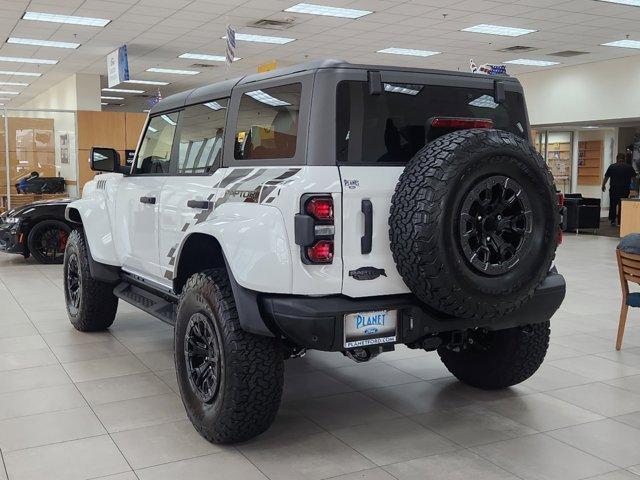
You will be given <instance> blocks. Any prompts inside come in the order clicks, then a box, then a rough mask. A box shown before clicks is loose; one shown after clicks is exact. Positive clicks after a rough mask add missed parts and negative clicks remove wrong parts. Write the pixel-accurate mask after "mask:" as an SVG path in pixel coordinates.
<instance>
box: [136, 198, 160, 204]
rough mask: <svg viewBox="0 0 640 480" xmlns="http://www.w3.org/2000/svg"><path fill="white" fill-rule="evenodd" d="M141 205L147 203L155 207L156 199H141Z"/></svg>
mask: <svg viewBox="0 0 640 480" xmlns="http://www.w3.org/2000/svg"><path fill="white" fill-rule="evenodd" d="M140 203H147V204H149V205H155V203H156V197H140Z"/></svg>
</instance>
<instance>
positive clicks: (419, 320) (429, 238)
mask: <svg viewBox="0 0 640 480" xmlns="http://www.w3.org/2000/svg"><path fill="white" fill-rule="evenodd" d="M529 138H530V130H529V123H528V119H527V112H526V107H525V102H524V98H523V93H522V87H521V86H520V84H519V83H518V81H517V80H515V79H513V78H510V77H508V76H484V75H474V74H464V73H458V72H442V71H433V70H425V69H415V68H401V67H388V66H368V65H352V64H349V63H345V62H340V61H333V60H325V61H318V62H314V63H309V64H304V65H298V66H294V67H290V68H284V69H281V70H276V71H272V72H268V73H262V74H256V75H248V76H245V77H242V78H238V79H233V80H227V81H224V82H220V83H216V84H214V85H210V86H205V87H201V88H196V89H193V90H190V91H187V92H183V93H179V94H176V95H173V96H170V97H168V98H166V99H164V100H162V101H161V102H159V103H158V104H157V105H156V106H155V107H153V108H152V109H151V112H150V113H149V119H148V121H147V124H146V126H145V128H144V132H143V134H142V137H141V139H140V142H139V145H138V148H137V153H136V155H135V158H134V160H133V163H132V165H131V166H130V167H129V168H123V167H122V166H121V165H120V159H119V155H118V153H117V152H115V151H114V150H112V149H109V148H100V147H95V148H94V149H93V150H92V153H91V158H90V161H91V165H92V168H93V169H94V170H96V171H101V172H110V173H104V174H101V175H99V176H97V177H96V178H95V179H94V180H92V181H91V182H89V183H87V184H86V186H85V187H84V191H83V195H82V198H81V199H79V200H77V201H74V202H73V203H71V204H70V205H69V206H68V207H67V209H66V218H67V220H69V221H70V222H73V223H74V225H75V226H76V228H75V230H74V231H73V232H72V234H71V235H70V238H69V241H68V243H67V247H66V251H65V258H64V276H65V281H64V287H65V288H64V293H65V297H66V304H67V308H68V312H69V318H70V320H71V323H72V324H73V325H74V327H75V328H77V329H78V330H80V331H96V330H103V329H107V328H109V326H110V325H111V324H112V323H113V321H114V319H115V316H116V310H117V307H118V301H119V299H121V300H124V301H126V302H128V303H131V304H133V305H135V306H137V307H139V308H140V309H141V310H144V311H145V312H148V313H150V314H152V315H154V316H156V317H158V318H159V319H161V320H163V321H165V322H167V323H170V324H172V325H174V326H175V365H176V371H177V377H178V384H179V386H180V392H181V396H182V400H183V402H184V405H185V408H186V411H187V414H188V416H189V418H190V419H191V421H192V422H193V424H194V426H195V428H196V429H197V430H198V431H199V432H200V433H201V434H202V435H203V436H204V437H205V438H207V439H208V440H210V441H212V442H217V443H228V442H237V441H242V440H246V439H249V438H251V437H254V436H255V435H258V434H260V433H262V432H264V431H265V430H266V429H267V428H268V427H269V425H270V424H271V423H272V422H273V419H274V417H275V415H276V413H277V411H278V408H279V404H280V398H281V394H282V387H283V381H284V379H283V363H284V360H285V359H287V358H290V357H294V356H298V355H302V354H303V353H304V351H305V350H306V349H317V350H324V351H334V352H341V353H342V354H345V355H347V356H348V357H350V358H352V359H353V360H355V361H357V362H366V361H368V360H370V359H371V358H373V357H375V356H376V355H378V354H379V353H383V352H385V351H389V350H393V349H394V346H395V345H396V344H405V345H407V346H408V347H410V348H421V349H425V350H429V351H432V350H433V351H435V350H437V352H438V354H439V355H440V358H441V359H442V361H443V362H444V364H445V365H446V367H447V368H448V369H449V370H450V371H451V373H452V374H453V375H455V376H456V377H457V378H458V379H460V380H461V381H463V382H466V383H467V384H470V385H473V386H476V387H479V388H487V389H494V388H505V387H508V386H510V385H514V384H516V383H519V382H522V381H523V380H525V379H526V378H528V377H529V376H531V375H532V374H533V373H534V372H535V371H536V370H537V368H538V367H539V366H540V364H541V363H542V361H543V358H544V356H545V353H546V350H547V346H548V342H549V320H550V318H551V317H552V315H553V314H554V312H555V311H556V310H557V309H558V307H559V306H560V304H561V302H562V300H563V298H564V293H565V283H564V279H563V277H562V276H561V275H559V274H558V273H557V271H556V269H555V267H554V266H553V259H554V255H555V250H556V246H557V243H558V240H559V223H560V218H559V213H558V205H557V199H556V194H555V189H554V185H553V179H552V177H551V175H550V173H549V171H548V169H547V167H546V165H545V164H544V162H543V160H542V158H541V157H540V156H539V155H538V153H536V151H535V150H534V148H533V146H532V145H531V143H530V140H529ZM416 361H419V360H416Z"/></svg>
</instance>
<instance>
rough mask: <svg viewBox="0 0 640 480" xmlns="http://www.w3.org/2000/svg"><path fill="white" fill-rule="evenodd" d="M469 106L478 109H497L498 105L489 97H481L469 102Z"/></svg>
mask: <svg viewBox="0 0 640 480" xmlns="http://www.w3.org/2000/svg"><path fill="white" fill-rule="evenodd" d="M469 105H471V106H472V107H480V108H491V109H495V108H498V104H497V103H496V102H495V101H494V98H493V97H492V96H491V95H481V96H480V97H478V98H476V99H475V100H471V101H470V102H469Z"/></svg>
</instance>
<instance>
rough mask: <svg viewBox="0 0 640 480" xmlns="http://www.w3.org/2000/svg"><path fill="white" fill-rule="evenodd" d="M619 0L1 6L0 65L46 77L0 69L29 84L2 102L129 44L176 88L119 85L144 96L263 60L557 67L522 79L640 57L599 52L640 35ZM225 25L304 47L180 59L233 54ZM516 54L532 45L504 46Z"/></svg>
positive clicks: (246, 45)
mask: <svg viewBox="0 0 640 480" xmlns="http://www.w3.org/2000/svg"><path fill="white" fill-rule="evenodd" d="M620 1H626V3H637V4H638V5H639V6H632V5H621V4H617V3H611V2H610V1H602V0H570V1H564V0H408V1H404V0H355V1H353V0H309V2H308V3H313V4H321V5H324V6H334V7H343V8H349V9H359V10H365V11H367V12H372V13H368V14H364V16H361V17H360V18H356V19H353V18H342V17H332V16H327V15H314V14H308V13H298V12H288V11H285V10H287V9H291V7H293V6H294V5H296V4H297V3H298V2H297V1H296V0H32V1H28V0H0V32H1V33H2V35H1V37H2V38H3V39H4V40H3V41H4V43H3V44H2V46H1V47H0V59H2V58H3V57H19V59H22V60H19V61H0V71H4V72H16V71H17V72H28V73H42V75H41V76H39V77H35V76H16V75H10V74H0V82H10V83H28V84H29V85H28V86H25V85H6V84H0V92H2V91H5V92H7V91H8V92H19V93H18V94H15V93H14V94H2V93H0V98H10V99H11V100H3V101H1V102H2V103H5V105H6V106H7V107H9V108H12V107H16V106H19V105H20V104H22V103H24V102H25V101H26V100H28V99H30V98H32V97H34V96H36V95H37V94H39V93H41V92H43V91H44V90H46V89H47V88H49V87H51V86H53V85H55V84H56V83H58V82H60V81H62V80H63V79H65V78H66V77H68V76H69V75H71V74H73V73H93V74H95V73H97V74H101V75H103V76H104V75H105V74H106V55H107V54H108V53H109V52H111V51H113V50H114V49H116V48H118V47H119V46H121V45H123V44H126V45H127V47H128V52H129V65H130V72H131V77H132V78H133V79H140V80H155V81H164V82H170V84H169V85H164V86H160V87H157V86H154V85H132V84H122V85H121V86H120V88H129V89H132V88H133V89H139V90H144V91H145V93H144V94H143V95H155V94H156V92H157V89H158V88H160V91H161V94H162V96H167V95H168V94H171V93H175V92H177V91H181V90H184V89H187V88H192V87H195V86H198V85H203V84H207V83H212V82H215V81H218V80H222V79H225V78H230V77H235V76H239V75H243V74H246V73H254V72H256V69H257V66H258V65H259V64H261V63H265V62H269V61H270V60H274V59H275V60H277V63H278V65H279V66H283V65H290V64H294V63H300V62H304V61H308V60H312V59H318V58H340V59H344V60H347V61H350V62H354V63H372V64H388V65H391V64H396V65H407V66H417V67H427V68H441V69H453V70H461V71H468V69H469V59H470V58H473V59H474V60H475V61H476V63H485V62H486V63H502V62H505V61H509V60H519V59H526V60H535V61H542V62H543V63H544V62H558V63H557V64H556V63H554V64H551V65H550V66H537V65H518V64H509V65H508V71H509V72H510V73H515V74H517V73H521V72H529V71H534V70H540V69H550V68H551V69H552V68H561V67H563V66H567V65H575V64H579V63H588V62H594V61H599V60H606V59H611V58H618V57H625V56H630V55H637V54H640V50H638V49H635V48H622V47H612V46H603V45H602V44H605V43H609V42H615V41H620V40H626V39H630V40H640V34H639V33H637V32H638V24H639V21H640V1H638V0H620ZM297 9H299V8H297ZM294 10H296V8H294ZM25 12H39V13H47V14H61V15H74V16H82V17H96V18H99V19H105V20H110V21H109V23H108V24H107V25H106V26H104V27H101V26H87V25H73V24H61V23H53V22H43V21H37V20H26V19H23V16H24V15H25ZM36 18H37V16H36ZM273 21H275V23H276V26H275V27H274V26H268V28H265V27H264V26H261V27H257V26H255V24H256V23H258V24H262V25H264V24H265V23H266V24H269V23H274V22H273ZM103 23H104V22H103ZM228 24H231V25H233V26H235V27H236V29H237V31H238V32H239V33H243V34H249V38H251V34H254V35H266V36H271V37H284V38H288V39H295V40H293V41H289V42H288V43H283V44H274V43H256V42H250V41H244V40H238V42H237V44H238V46H237V52H236V55H237V56H239V57H241V60H239V61H236V62H234V64H233V65H231V66H230V67H227V66H226V65H225V64H224V63H223V62H218V61H211V60H199V59H193V58H191V59H190V58H178V57H179V55H182V54H185V53H196V54H208V55H217V56H224V54H225V40H224V39H222V38H221V37H222V36H223V35H224V34H225V31H226V26H227V25H228ZM478 25H497V26H502V27H513V28H516V29H523V31H531V30H533V32H531V33H525V34H522V35H520V36H513V37H512V36H504V35H489V34H484V33H476V32H474V31H473V30H478V29H479V28H478V27H477V26H478ZM465 29H466V30H467V31H465ZM468 30H472V31H468ZM480 30H482V28H480ZM502 33H505V32H502ZM515 33H523V32H519V31H516V32H515ZM9 38H12V39H13V38H17V39H27V43H29V41H31V40H34V39H35V40H48V41H55V42H67V43H75V44H80V46H79V47H78V48H57V47H54V46H38V45H29V44H24V41H23V40H17V41H19V42H23V43H8V42H7V41H6V40H7V39H9ZM11 41H12V42H13V41H15V40H11ZM632 45H633V43H632ZM66 46H67V47H73V46H74V45H66ZM634 46H635V45H634ZM637 46H640V44H638V45H637ZM512 47H528V49H516V51H509V50H507V51H503V50H504V49H508V48H512ZM389 48H391V49H394V48H395V49H411V50H421V51H428V52H440V53H438V54H435V55H430V56H407V55H394V54H390V53H379V52H378V51H379V50H384V49H389ZM559 52H569V53H565V54H562V55H572V53H571V52H573V55H572V56H562V55H554V54H557V53H559ZM413 53H416V52H413ZM418 53H419V52H418ZM576 53H577V54H576ZM423 55H425V54H423ZM25 59H41V60H57V61H58V63H56V64H43V63H37V61H36V63H33V62H31V63H27V62H26V61H25ZM14 60H15V59H14ZM149 68H160V69H180V70H194V71H198V72H200V73H199V74H196V75H177V74H170V73H155V72H148V71H147V69H149ZM103 83H104V82H103ZM105 95H106V96H112V97H122V98H124V99H125V100H105V101H106V102H108V103H122V104H124V107H122V108H127V109H132V108H135V109H143V108H145V104H146V99H145V98H143V97H141V96H139V95H138V94H131V93H113V92H109V93H108V94H107V93H105ZM108 108H112V107H108Z"/></svg>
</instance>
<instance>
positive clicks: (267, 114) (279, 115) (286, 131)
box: [234, 83, 302, 160]
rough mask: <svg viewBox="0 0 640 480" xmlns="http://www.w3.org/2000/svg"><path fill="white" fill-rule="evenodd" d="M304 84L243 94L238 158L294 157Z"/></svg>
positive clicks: (239, 117) (239, 123) (237, 139)
mask: <svg viewBox="0 0 640 480" xmlns="http://www.w3.org/2000/svg"><path fill="white" fill-rule="evenodd" d="M301 91H302V85H301V84H300V83H294V84H291V85H282V86H278V87H272V88H264V89H260V90H253V91H251V92H246V93H244V94H243V95H242V98H241V100H240V108H239V111H238V124H237V127H236V135H235V149H234V151H235V153H234V156H235V158H236V160H253V159H277V158H291V157H293V156H294V155H295V153H296V141H297V138H298V115H299V112H300V96H301V95H300V94H301Z"/></svg>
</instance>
